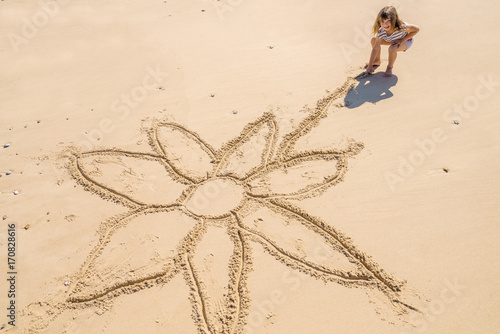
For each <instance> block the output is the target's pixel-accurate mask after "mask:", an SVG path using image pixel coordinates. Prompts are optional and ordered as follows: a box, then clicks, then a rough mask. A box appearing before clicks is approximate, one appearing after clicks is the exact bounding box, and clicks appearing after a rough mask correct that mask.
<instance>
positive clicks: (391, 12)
mask: <svg viewBox="0 0 500 334" xmlns="http://www.w3.org/2000/svg"><path fill="white" fill-rule="evenodd" d="M387 19H390V20H391V30H392V31H396V30H401V29H404V22H403V21H401V19H400V18H399V16H398V12H397V11H396V8H394V7H393V6H386V7H384V8H382V9H381V10H380V12H379V13H378V15H377V19H376V20H375V23H374V24H373V31H372V33H373V34H374V35H377V33H378V31H379V29H380V27H381V25H380V22H381V21H382V20H387Z"/></svg>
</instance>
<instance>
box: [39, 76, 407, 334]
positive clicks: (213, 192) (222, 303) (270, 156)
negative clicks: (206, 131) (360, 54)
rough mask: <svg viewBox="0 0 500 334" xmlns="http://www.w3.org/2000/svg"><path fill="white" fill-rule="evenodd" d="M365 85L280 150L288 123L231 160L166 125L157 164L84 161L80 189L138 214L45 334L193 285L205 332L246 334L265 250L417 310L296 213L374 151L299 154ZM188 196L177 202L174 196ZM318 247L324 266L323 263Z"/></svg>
mask: <svg viewBox="0 0 500 334" xmlns="http://www.w3.org/2000/svg"><path fill="white" fill-rule="evenodd" d="M353 82H354V80H353V79H351V78H350V79H348V80H347V82H346V83H345V84H344V85H343V86H342V87H340V88H339V89H337V90H336V91H335V92H333V93H331V94H330V95H328V96H327V97H325V98H323V99H322V100H320V101H319V102H318V103H317V106H316V109H315V110H313V112H311V113H310V115H309V116H308V117H306V118H305V119H304V120H303V121H302V122H301V123H300V124H299V126H298V127H297V128H295V129H294V130H293V131H291V132H290V133H288V134H286V135H285V136H283V137H282V138H281V142H280V143H279V144H278V142H279V141H280V137H279V126H278V122H277V120H276V117H275V115H274V114H272V113H265V114H264V115H263V116H262V117H260V118H259V119H257V120H256V121H254V122H251V123H249V124H248V125H247V126H245V128H244V129H243V131H242V132H241V134H240V135H239V136H238V137H237V138H235V139H233V140H231V141H229V142H228V143H226V144H225V145H223V146H222V147H221V148H220V149H219V150H216V149H214V148H213V147H212V146H210V144H209V143H207V142H205V141H204V140H203V139H202V138H201V137H200V136H199V135H198V134H197V133H195V132H193V131H190V130H189V129H187V128H186V127H184V126H182V125H180V124H177V123H174V122H167V121H156V122H155V123H154V125H153V126H152V127H151V128H149V129H148V131H147V133H148V137H149V142H150V145H151V147H152V149H153V152H151V153H148V152H130V151H126V150H120V149H103V150H93V151H89V152H83V153H82V152H73V153H72V155H71V163H70V165H69V169H70V172H71V174H72V175H73V177H74V178H75V179H76V180H77V182H78V183H79V184H81V185H82V186H84V187H85V188H86V189H87V190H89V191H90V192H92V193H94V194H97V195H99V196H101V197H103V198H105V199H107V200H111V201H114V202H116V203H119V204H121V205H124V206H126V207H129V208H130V210H129V211H128V212H127V213H124V214H121V215H118V216H116V217H112V218H110V219H108V220H107V221H105V222H103V223H102V224H101V227H100V229H99V231H98V235H99V242H98V244H97V245H96V246H95V248H94V249H93V250H92V252H91V253H90V254H89V256H88V258H87V260H86V262H85V263H84V264H83V266H82V267H81V270H80V271H79V272H78V273H75V275H74V276H73V278H72V280H71V281H72V284H71V286H70V287H69V289H68V291H67V295H66V297H65V300H64V301H62V302H60V303H58V304H56V305H53V306H52V307H51V312H50V313H51V314H52V318H50V317H49V318H48V319H49V320H47V321H46V322H45V323H44V324H38V326H39V327H46V326H49V325H50V321H51V320H50V319H54V318H55V317H57V316H58V314H60V313H62V312H63V311H64V310H65V309H68V308H70V309H75V308H76V309H78V308H86V307H91V306H92V307H95V305H96V304H100V305H101V306H102V308H103V309H106V308H107V307H109V305H110V304H111V303H112V301H113V298H115V297H117V296H119V295H122V294H131V293H135V292H137V291H140V290H144V289H146V288H148V287H152V286H156V285H161V284H166V283H168V282H169V280H170V279H172V278H173V277H174V276H175V275H176V274H180V273H182V274H183V275H184V278H185V281H186V283H187V284H188V286H189V288H190V294H191V296H190V300H191V304H192V318H193V320H194V322H195V324H196V326H197V328H198V331H199V332H200V333H241V332H243V330H244V328H245V324H246V317H247V315H248V308H249V305H250V303H251V300H250V291H249V290H248V288H247V284H246V282H247V278H248V276H249V275H250V272H251V270H252V245H253V244H255V243H258V244H260V245H262V246H263V248H264V249H265V250H266V251H267V252H268V253H269V254H270V255H272V256H273V257H274V258H276V259H277V260H279V261H280V262H282V263H285V264H286V265H288V266H289V267H291V268H294V269H296V270H299V271H301V272H304V273H307V274H309V275H311V276H313V277H315V278H318V279H322V280H324V281H325V282H335V283H338V284H341V285H344V286H346V287H360V288H364V289H371V290H377V291H380V292H382V293H383V294H385V295H387V297H388V300H389V301H390V302H392V303H393V305H394V307H396V308H401V307H403V306H405V307H407V308H410V309H411V306H409V305H407V304H405V303H403V302H402V301H400V300H399V297H398V296H399V292H400V291H401V289H402V287H403V283H402V282H400V281H397V280H396V279H395V278H393V277H392V276H391V275H389V274H387V273H385V272H384V271H383V270H382V269H381V268H379V266H378V265H377V264H376V263H375V262H374V261H373V260H372V259H371V258H370V257H369V256H368V255H366V254H364V253H363V252H362V251H360V250H358V249H357V248H356V247H355V246H354V244H353V243H352V242H351V240H350V239H349V238H347V237H346V236H345V235H343V234H342V233H341V232H340V231H338V230H337V229H335V228H334V227H332V226H331V225H330V224H329V223H328V222H326V221H323V220H321V219H320V218H317V217H313V216H311V215H309V214H308V213H307V212H305V211H304V210H302V209H300V208H299V207H297V206H296V205H295V204H293V203H292V202H291V201H289V200H290V199H295V200H300V199H305V198H309V197H313V196H317V195H318V194H320V193H321V192H323V191H324V190H326V189H327V188H328V187H331V186H334V185H336V184H338V183H339V182H341V181H342V180H343V179H344V175H345V174H346V172H347V166H348V162H349V160H350V159H351V158H352V157H354V156H355V155H356V154H358V153H359V152H360V151H361V150H362V149H363V144H361V143H357V142H354V141H351V143H350V145H348V147H347V148H345V149H342V150H336V149H331V150H313V149H311V150H307V151H302V152H296V151H295V143H296V142H297V140H298V139H299V138H300V137H301V136H303V135H305V134H306V133H308V132H310V130H311V129H312V128H313V127H315V126H317V125H318V124H319V122H320V120H321V119H322V118H324V117H326V116H327V110H328V108H329V107H330V106H332V102H333V101H334V100H337V99H339V98H343V97H344V96H345V95H346V93H347V92H348V91H349V89H351V88H352V85H353ZM311 171H314V172H315V173H322V175H323V177H322V178H321V179H320V181H315V182H312V183H311V180H310V179H304V180H302V181H299V182H297V181H298V180H300V175H301V174H303V173H305V172H311ZM278 174H279V175H280V178H279V179H280V180H281V181H279V182H276V180H277V179H278V178H275V177H273V176H275V175H278ZM292 179H293V180H294V181H295V182H289V181H291V180H292ZM287 180H288V181H287ZM152 189H155V190H159V189H161V190H160V191H155V192H153V191H151V190H152ZM179 189H181V190H182V191H181V192H179V191H178V190H179ZM176 191H177V193H180V194H181V195H180V196H178V197H177V198H176V197H175V196H173V195H172V194H171V193H174V194H175V193H176ZM148 194H155V196H151V195H148ZM283 228H286V229H287V233H280V229H283ZM207 238H208V239H209V241H206V240H207ZM299 239H300V240H301V242H302V243H301V245H300V247H298V248H297V247H296V245H297V240H299ZM210 240H211V242H210ZM318 247H321V250H322V253H323V254H322V256H321V257H318V256H317V255H316V254H315V253H317V252H316V251H317V249H318ZM136 249H141V252H136V251H134V250H136ZM217 256H223V257H225V258H227V261H226V262H225V263H226V267H222V266H217V265H212V266H211V264H210V258H211V257H217Z"/></svg>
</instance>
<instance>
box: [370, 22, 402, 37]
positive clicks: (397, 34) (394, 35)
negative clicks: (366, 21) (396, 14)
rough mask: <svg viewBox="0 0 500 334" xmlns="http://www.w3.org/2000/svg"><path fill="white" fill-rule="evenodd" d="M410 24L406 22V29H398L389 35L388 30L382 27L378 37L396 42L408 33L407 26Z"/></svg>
mask: <svg viewBox="0 0 500 334" xmlns="http://www.w3.org/2000/svg"><path fill="white" fill-rule="evenodd" d="M407 25H408V24H407V23H406V22H405V27H404V29H401V30H398V31H393V32H392V34H391V35H390V36H387V31H385V30H384V29H382V28H380V29H379V30H378V35H377V36H378V38H380V39H383V40H384V41H386V42H394V41H396V40H398V39H401V38H404V37H405V36H406V35H408V33H407V32H406V26H407Z"/></svg>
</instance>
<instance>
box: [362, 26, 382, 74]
mask: <svg viewBox="0 0 500 334" xmlns="http://www.w3.org/2000/svg"><path fill="white" fill-rule="evenodd" d="M380 45H382V40H381V39H380V38H378V36H377V35H375V43H374V44H373V49H372V53H371V54H370V61H369V62H368V66H367V67H366V72H368V73H372V72H373V71H374V69H373V63H374V62H375V58H377V54H378V53H379V50H380Z"/></svg>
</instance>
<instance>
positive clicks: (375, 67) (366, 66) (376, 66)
mask: <svg viewBox="0 0 500 334" xmlns="http://www.w3.org/2000/svg"><path fill="white" fill-rule="evenodd" d="M379 66H380V63H378V64H373V65H372V67H373V69H374V70H376V69H377V68H378V67H379ZM365 68H368V63H365Z"/></svg>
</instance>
